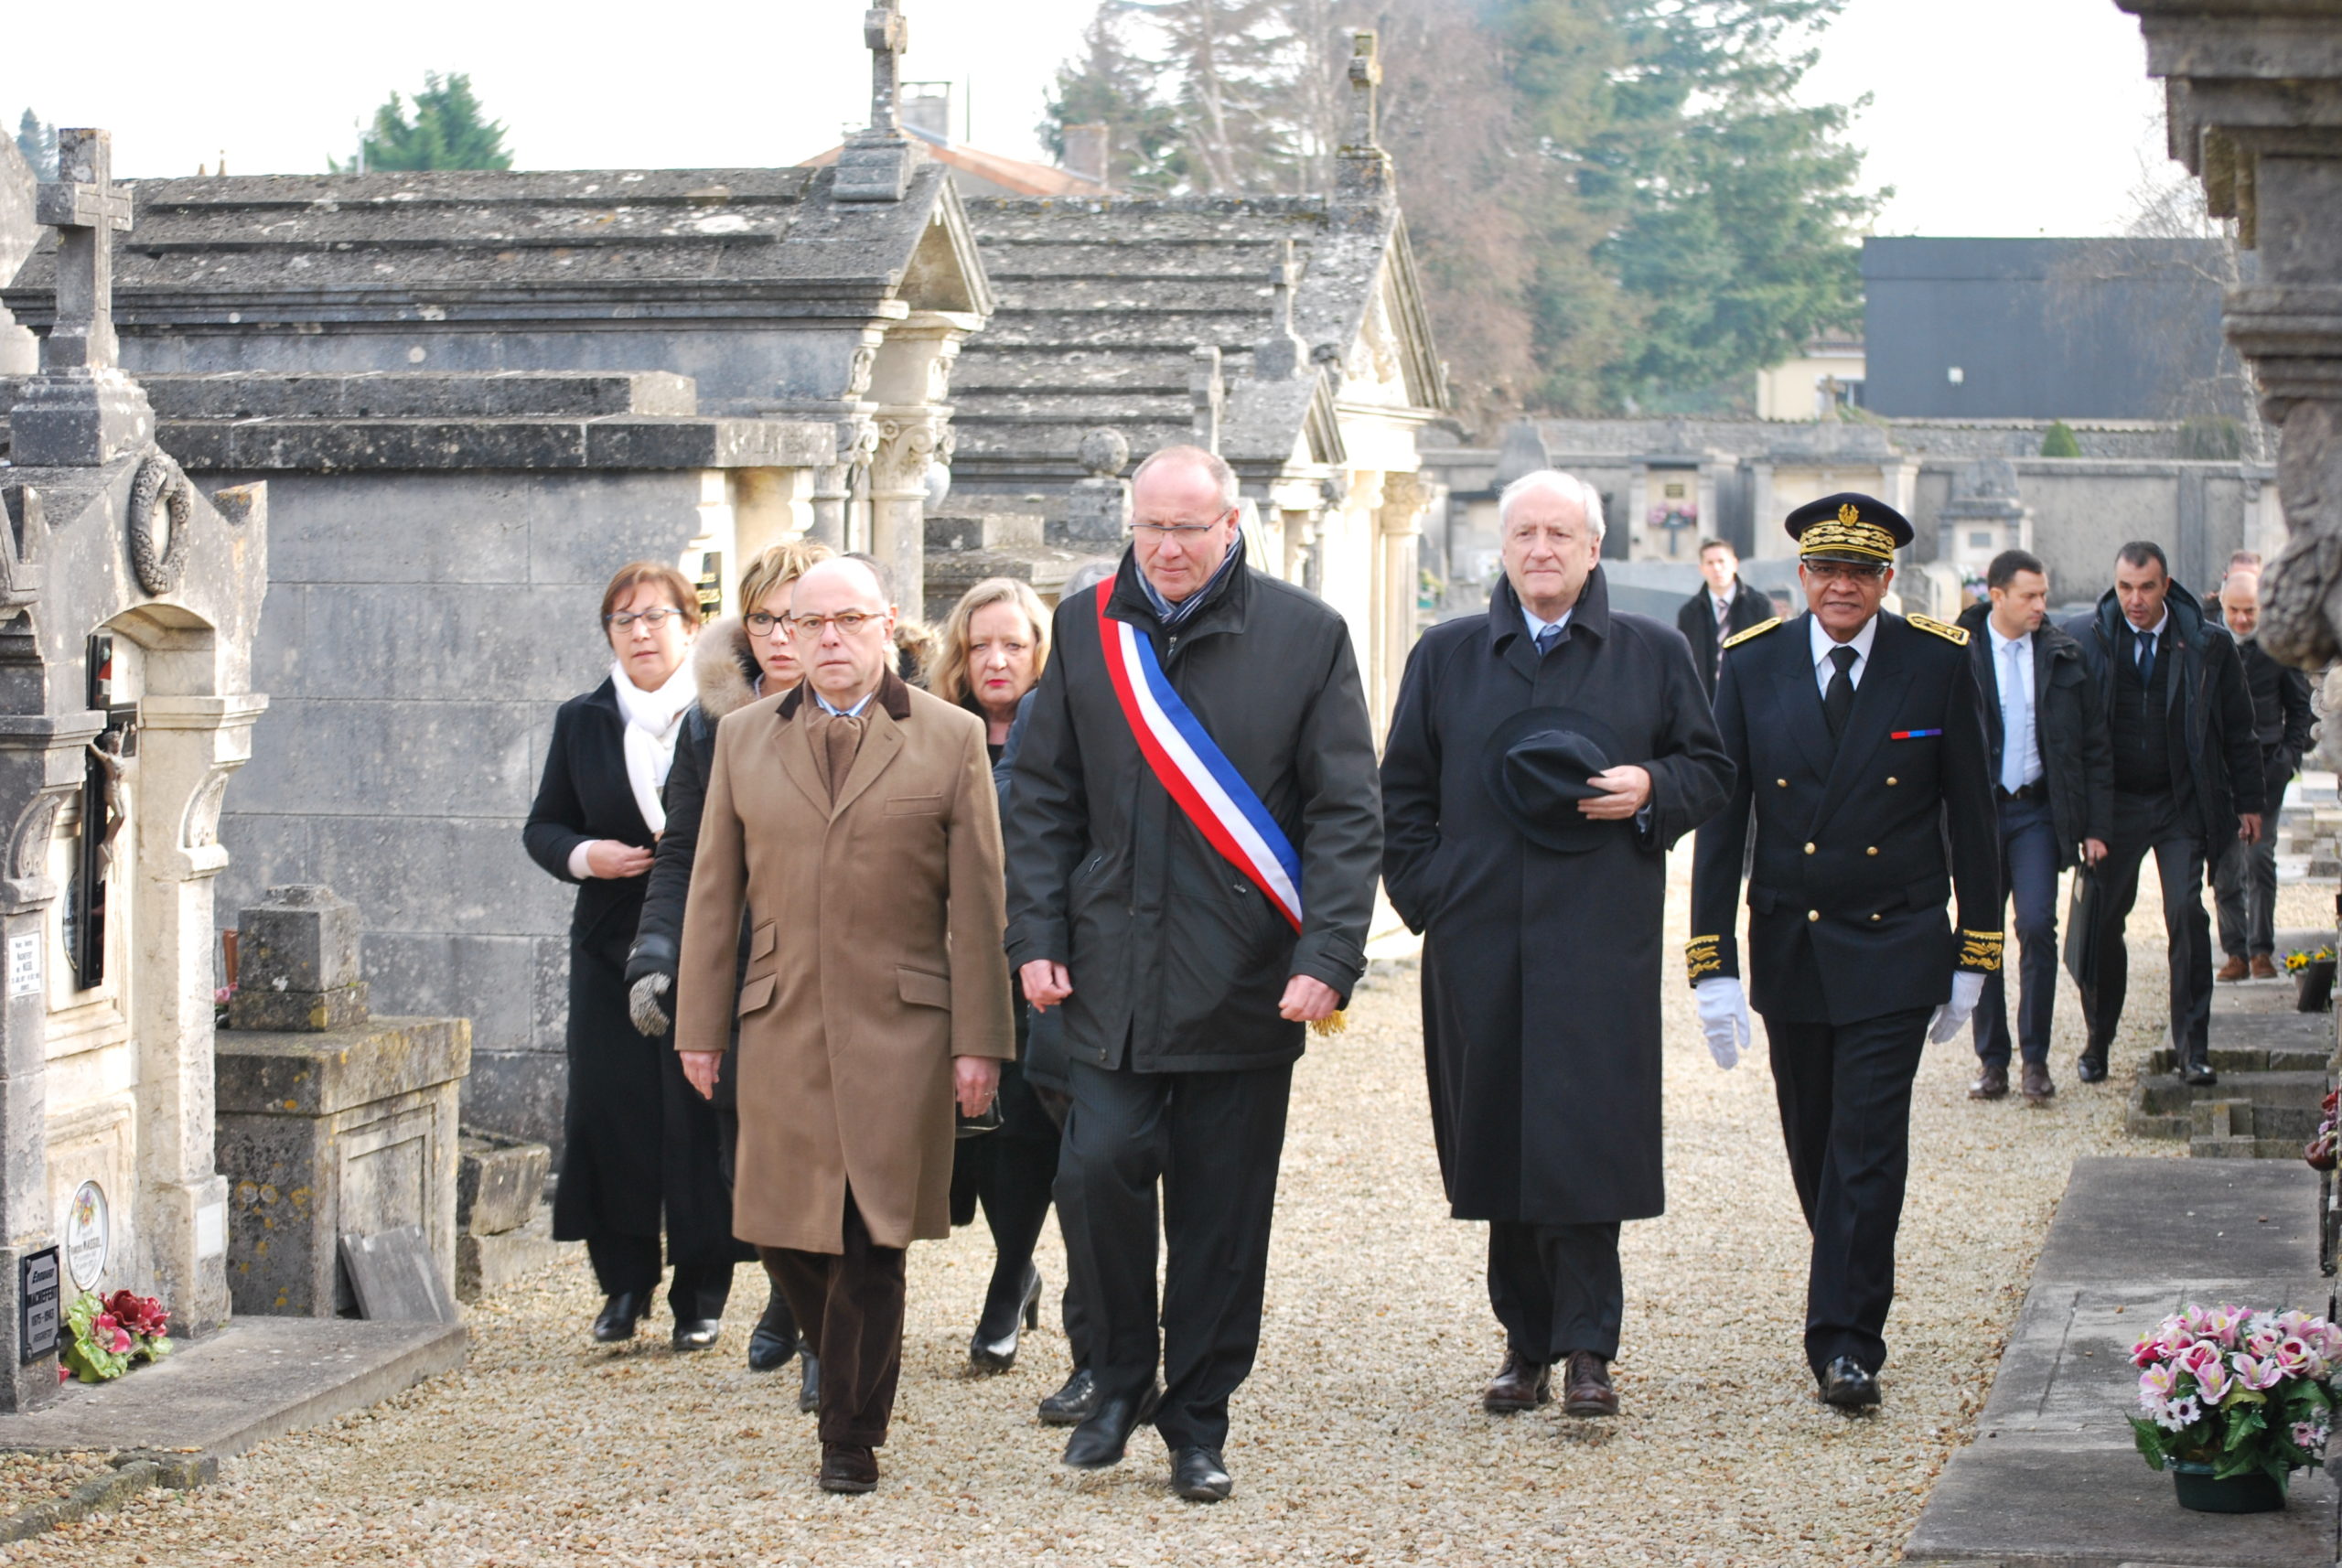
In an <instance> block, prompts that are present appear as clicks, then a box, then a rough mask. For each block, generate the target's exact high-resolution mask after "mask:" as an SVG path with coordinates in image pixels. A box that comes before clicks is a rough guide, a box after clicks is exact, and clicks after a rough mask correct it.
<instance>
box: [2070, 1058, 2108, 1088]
mask: <svg viewBox="0 0 2342 1568" xmlns="http://www.w3.org/2000/svg"><path fill="white" fill-rule="evenodd" d="M2074 1076H2075V1077H2076V1078H2079V1079H2081V1080H2082V1081H2083V1082H2084V1083H2104V1082H2105V1081H2106V1053H2105V1052H2104V1051H2103V1050H2096V1051H2084V1052H2083V1053H2082V1055H2081V1059H2080V1060H2079V1061H2078V1062H2076V1063H2075V1064H2074Z"/></svg>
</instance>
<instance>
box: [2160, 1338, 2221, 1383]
mask: <svg viewBox="0 0 2342 1568" xmlns="http://www.w3.org/2000/svg"><path fill="white" fill-rule="evenodd" d="M2172 1359H2173V1360H2174V1361H2175V1362H2176V1363H2177V1364H2178V1366H2179V1369H2180V1370H2181V1371H2183V1372H2187V1373H2190V1374H2192V1375H2194V1376H2196V1377H2198V1378H2200V1377H2202V1376H2203V1375H2204V1369H2205V1368H2207V1367H2217V1366H2218V1365H2219V1364H2220V1348H2219V1347H2218V1346H2217V1345H2215V1344H2213V1343H2212V1342H2211V1341H2210V1340H2209V1339H2198V1340H2197V1341H2196V1343H2194V1344H2193V1345H2190V1346H2189V1347H2187V1348H2186V1349H2185V1350H2182V1351H2181V1352H2180V1353H2179V1354H2178V1355H2176V1356H2175V1357H2173V1358H2172Z"/></svg>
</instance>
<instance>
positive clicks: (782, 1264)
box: [757, 1187, 908, 1448]
mask: <svg viewBox="0 0 2342 1568" xmlns="http://www.w3.org/2000/svg"><path fill="white" fill-rule="evenodd" d="M843 1244H844V1247H845V1251H843V1252H842V1253H839V1252H800V1251H795V1250H794V1249H792V1248H788V1247H759V1248H757V1255H758V1256H759V1257H760V1258H762V1259H763V1260H764V1264H765V1268H766V1270H767V1271H768V1273H770V1274H771V1275H772V1277H773V1281H774V1283H777V1284H779V1286H780V1288H781V1290H782V1292H783V1293H784V1294H787V1296H788V1297H789V1306H790V1311H791V1312H793V1313H795V1314H796V1315H797V1321H798V1323H799V1324H800V1325H801V1326H802V1327H803V1329H804V1333H805V1340H806V1343H808V1344H810V1345H811V1346H812V1347H813V1354H814V1355H816V1356H818V1357H820V1358H821V1361H822V1390H821V1431H822V1442H824V1443H852V1444H859V1445H861V1446H862V1447H865V1448H876V1447H877V1446H878V1445H879V1444H883V1443H885V1442H886V1426H887V1423H888V1422H889V1421H890V1420H891V1419H892V1418H893V1416H894V1413H895V1389H896V1387H897V1384H899V1383H900V1382H901V1381H902V1376H903V1295H904V1286H903V1273H904V1270H903V1264H904V1261H905V1259H906V1258H907V1257H908V1254H907V1253H906V1252H904V1251H903V1250H902V1249H901V1248H899V1247H881V1246H879V1245H877V1244H876V1242H874V1241H872V1240H870V1228H869V1227H868V1226H866V1225H865V1224H864V1223H863V1222H862V1210H861V1209H860V1208H856V1207H855V1206H854V1191H853V1189H852V1188H851V1187H849V1188H847V1189H846V1195H845V1230H844V1236H843Z"/></svg>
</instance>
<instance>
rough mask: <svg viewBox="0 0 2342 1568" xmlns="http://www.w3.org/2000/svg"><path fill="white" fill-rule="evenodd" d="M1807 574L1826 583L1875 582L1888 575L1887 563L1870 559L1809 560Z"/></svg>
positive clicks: (1806, 566) (1805, 564)
mask: <svg viewBox="0 0 2342 1568" xmlns="http://www.w3.org/2000/svg"><path fill="white" fill-rule="evenodd" d="M1803 565H1804V568H1805V575H1807V576H1809V577H1818V578H1820V579H1821V581H1822V582H1825V583H1875V582H1877V581H1878V580H1879V579H1880V578H1881V577H1884V576H1885V575H1886V563H1885V562H1884V561H1880V562H1875V563H1874V562H1869V561H1808V562H1805V563H1803Z"/></svg>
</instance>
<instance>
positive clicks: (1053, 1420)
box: [1041, 1367, 1098, 1426]
mask: <svg viewBox="0 0 2342 1568" xmlns="http://www.w3.org/2000/svg"><path fill="white" fill-rule="evenodd" d="M1097 1406H1098V1380H1097V1379H1096V1378H1093V1377H1091V1376H1090V1369H1089V1368H1087V1367H1076V1368H1075V1369H1073V1376H1071V1377H1069V1378H1068V1379H1067V1380H1065V1386H1064V1387H1063V1388H1060V1389H1059V1390H1058V1391H1057V1392H1055V1393H1053V1394H1051V1395H1050V1396H1049V1397H1048V1398H1047V1399H1045V1400H1043V1401H1042V1402H1041V1424H1042V1425H1043V1426H1079V1425H1080V1424H1081V1423H1083V1422H1084V1421H1087V1420H1088V1419H1090V1412H1091V1411H1092V1410H1095V1409H1096V1408H1097Z"/></svg>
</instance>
